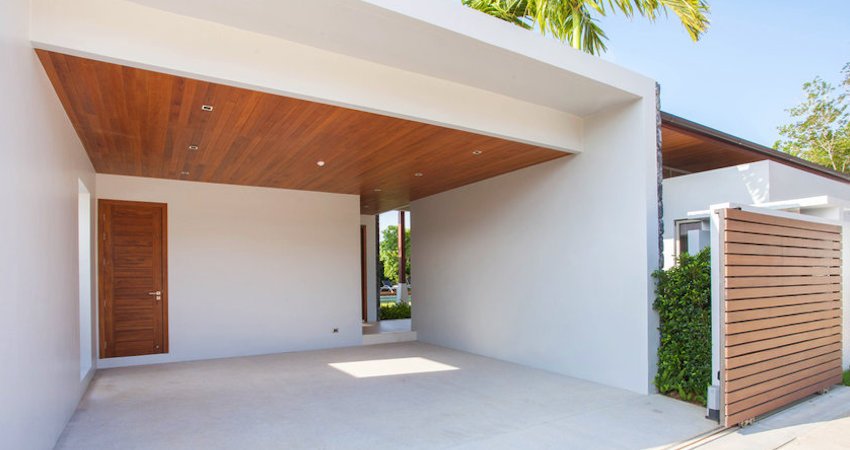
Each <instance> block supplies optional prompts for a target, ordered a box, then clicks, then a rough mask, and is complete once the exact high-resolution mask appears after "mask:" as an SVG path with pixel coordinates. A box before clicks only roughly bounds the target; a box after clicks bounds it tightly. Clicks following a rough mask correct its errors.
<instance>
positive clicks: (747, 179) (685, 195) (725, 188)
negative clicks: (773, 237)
mask: <svg viewBox="0 0 850 450" xmlns="http://www.w3.org/2000/svg"><path fill="white" fill-rule="evenodd" d="M770 164H771V162H770V161H760V162H755V163H751V164H742V165H740V166H735V167H724V168H722V169H716V170H709V171H706V172H699V173H695V174H691V175H683V176H678V177H673V178H667V179H665V180H664V186H663V191H664V193H663V194H662V197H663V199H664V266H665V267H671V266H672V265H673V264H674V257H675V255H674V254H675V241H674V238H675V233H676V230H675V226H674V223H675V221H677V220H681V219H687V218H688V213H689V212H692V211H703V210H708V208H709V206H711V205H716V204H720V203H726V202H734V203H741V204H745V205H753V204H762V203H766V202H769V201H770ZM796 198H799V197H796Z"/></svg>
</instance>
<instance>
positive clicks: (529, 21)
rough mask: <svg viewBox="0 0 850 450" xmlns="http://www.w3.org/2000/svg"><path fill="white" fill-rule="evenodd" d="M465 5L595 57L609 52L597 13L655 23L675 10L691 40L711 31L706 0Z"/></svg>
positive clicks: (521, 0) (475, 1)
mask: <svg viewBox="0 0 850 450" xmlns="http://www.w3.org/2000/svg"><path fill="white" fill-rule="evenodd" d="M462 2H463V4H464V5H466V6H469V7H471V8H474V9H477V10H479V11H482V12H485V13H487V14H490V15H491V16H495V17H498V18H499V19H502V20H505V21H507V22H511V23H513V24H515V25H519V26H521V27H523V28H525V29H528V30H530V29H533V28H539V29H540V32H541V33H543V34H546V33H547V32H548V33H551V34H552V35H554V36H555V37H557V38H558V39H560V40H561V42H569V44H570V45H571V46H572V47H573V48H576V49H579V50H583V51H585V52H587V53H590V54H592V55H596V54H599V53H601V52H604V51H605V50H607V47H606V46H605V40H606V39H608V37H607V36H605V32H604V31H602V29H601V28H599V25H598V24H597V19H596V18H595V17H594V14H598V15H599V16H605V15H607V14H608V12H609V11H612V12H617V11H620V12H622V13H623V14H625V15H626V17H634V16H635V15H636V14H639V15H641V16H644V17H646V18H647V19H649V20H650V21H654V20H655V19H656V18H658V17H659V16H660V15H661V14H665V15H666V14H667V12H668V11H672V12H673V13H674V14H676V15H677V16H678V17H679V20H681V22H682V25H683V26H684V27H685V30H686V31H687V32H688V35H690V37H691V39H693V40H694V41H698V40H699V38H700V36H701V35H702V34H703V33H705V31H706V30H707V29H708V24H709V20H708V12H709V7H708V4H707V3H706V0H462Z"/></svg>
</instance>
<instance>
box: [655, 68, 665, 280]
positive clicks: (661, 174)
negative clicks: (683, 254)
mask: <svg viewBox="0 0 850 450" xmlns="http://www.w3.org/2000/svg"><path fill="white" fill-rule="evenodd" d="M655 153H656V156H655V159H656V165H657V172H658V173H657V174H656V183H657V184H658V199H657V201H658V267H659V268H660V267H664V201H663V195H662V194H663V190H664V189H663V186H664V166H663V156H662V153H661V85H660V84H658V83H655Z"/></svg>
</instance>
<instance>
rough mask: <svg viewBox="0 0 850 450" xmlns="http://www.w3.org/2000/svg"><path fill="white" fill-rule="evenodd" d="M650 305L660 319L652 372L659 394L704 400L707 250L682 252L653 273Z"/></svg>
mask: <svg viewBox="0 0 850 450" xmlns="http://www.w3.org/2000/svg"><path fill="white" fill-rule="evenodd" d="M653 277H655V279H656V281H657V285H656V288H655V294H656V298H655V302H654V304H653V308H654V309H655V310H656V311H658V315H659V318H660V320H661V326H660V327H659V331H660V332H661V346H660V347H659V348H658V374H657V375H656V376H655V386H656V387H657V388H658V390H659V391H660V392H661V393H664V394H668V395H670V394H676V395H677V396H678V397H679V398H681V399H682V400H685V401H690V402H700V403H702V404H705V395H706V389H707V388H708V386H709V385H710V384H711V261H710V255H709V249H707V248H706V249H704V250H703V251H701V252H699V253H698V254H696V255H695V256H690V255H688V254H687V253H686V254H683V255H682V257H681V258H680V259H679V261H678V264H677V265H676V266H675V267H673V268H671V269H669V270H666V271H664V270H657V271H655V273H653Z"/></svg>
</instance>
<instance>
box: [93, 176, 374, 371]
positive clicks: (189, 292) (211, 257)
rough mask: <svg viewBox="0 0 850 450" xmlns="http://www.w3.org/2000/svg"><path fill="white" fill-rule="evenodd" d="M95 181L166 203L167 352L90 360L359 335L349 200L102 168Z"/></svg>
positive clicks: (245, 351)
mask: <svg viewBox="0 0 850 450" xmlns="http://www.w3.org/2000/svg"><path fill="white" fill-rule="evenodd" d="M97 182H98V191H97V195H98V198H106V199H117V200H136V201H149V202H161V203H167V204H168V258H169V261H168V282H169V302H168V320H169V353H168V354H164V355H146V356H138V357H126V358H110V359H101V360H99V361H98V367H112V366H119V365H134V364H147V363H159V362H171V361H186V360H194V359H204V358H220V357H228V356H240V355H254V354H265V353H276V352H286V351H296V350H309V349H317V348H326V347H342V346H351V345H359V344H360V343H361V338H362V336H361V329H360V256H359V255H360V233H359V229H360V213H359V198H358V197H357V196H353V195H339V194H324V193H317V192H305V191H292V190H284V189H269V188H254V187H244V186H230V185H221V184H212V183H196V182H187V181H176V180H160V179H152V178H137V177H125V176H116V175H102V174H98V175H97ZM334 328H338V329H339V333H336V334H334V333H332V330H333V329H334Z"/></svg>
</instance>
